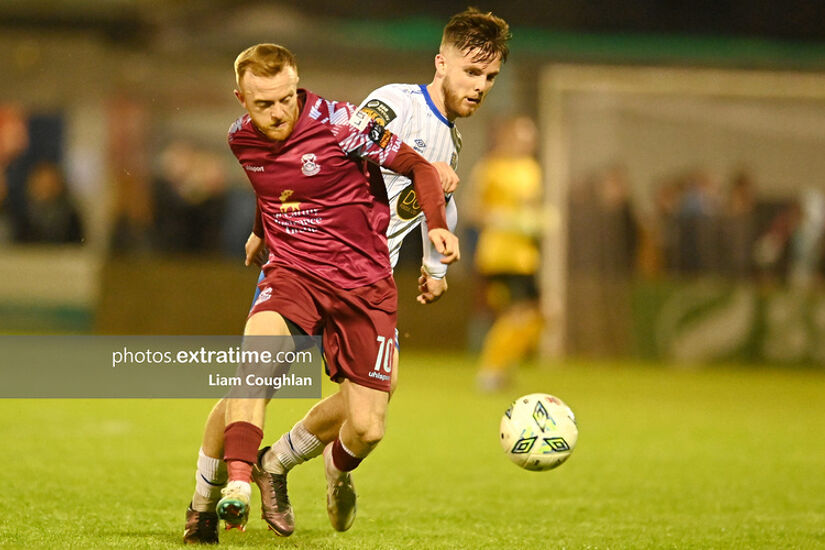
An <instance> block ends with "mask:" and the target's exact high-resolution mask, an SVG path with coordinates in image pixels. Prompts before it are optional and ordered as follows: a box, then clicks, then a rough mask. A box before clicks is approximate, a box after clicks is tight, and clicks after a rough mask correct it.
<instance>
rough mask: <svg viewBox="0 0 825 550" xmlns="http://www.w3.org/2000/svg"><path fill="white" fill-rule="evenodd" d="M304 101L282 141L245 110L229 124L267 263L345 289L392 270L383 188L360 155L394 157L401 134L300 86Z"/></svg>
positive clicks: (351, 107) (382, 159) (379, 158)
mask: <svg viewBox="0 0 825 550" xmlns="http://www.w3.org/2000/svg"><path fill="white" fill-rule="evenodd" d="M299 94H301V95H303V96H304V101H303V106H302V107H301V113H300V115H299V117H298V120H297V121H296V122H295V127H294V129H293V131H292V134H291V135H290V136H289V137H288V138H287V139H286V140H285V141H283V142H274V141H271V140H269V139H268V138H267V137H266V136H264V135H263V134H262V133H261V132H260V131H259V130H258V129H257V128H256V127H255V125H254V124H253V123H252V121H251V119H250V118H249V115H244V116H243V117H241V118H239V119H238V120H237V121H235V123H234V124H233V125H232V127H231V128H230V130H229V137H228V139H229V146H230V148H231V149H232V152H233V153H234V154H235V156H236V157H237V158H238V161H239V162H240V163H241V165H242V166H243V168H244V170H246V173H247V176H248V177H249V181H250V182H251V183H252V187H253V188H254V189H255V194H256V195H257V197H258V208H259V209H260V212H261V221H262V223H263V230H264V234H265V237H266V244H267V246H268V247H269V250H270V257H269V261H270V263H274V264H278V265H281V266H284V267H287V268H288V269H293V270H299V271H303V272H308V273H312V274H315V275H317V276H319V277H321V278H323V279H325V280H327V281H329V282H331V283H332V284H334V285H336V286H339V287H341V288H345V289H351V288H357V287H361V286H365V285H369V284H371V283H374V282H376V281H378V280H381V279H384V278H386V277H388V276H390V275H391V274H392V269H391V267H390V260H389V251H388V248H387V238H386V230H387V225H388V223H389V215H390V214H389V207H388V205H387V199H386V192H385V191H384V190H383V186H381V187H380V189H375V190H374V191H373V189H374V188H371V186H370V181H369V177H368V172H367V168H366V164H365V162H364V160H366V159H369V160H371V161H372V162H375V163H377V164H380V165H382V166H384V165H387V164H389V163H391V162H392V160H393V159H394V158H395V155H396V153H397V152H398V149H399V147H400V146H401V143H402V142H401V140H400V139H399V138H397V137H396V136H394V135H392V134H391V133H389V132H388V131H386V130H384V129H383V128H382V127H380V126H378V125H375V124H372V121H371V120H364V119H363V118H359V117H353V119H352V122H350V117H351V116H352V115H353V114H354V113H355V111H356V107H355V106H354V105H351V104H349V103H343V102H336V101H329V100H326V99H323V98H320V97H318V96H317V95H315V94H313V93H312V92H309V91H305V90H299Z"/></svg>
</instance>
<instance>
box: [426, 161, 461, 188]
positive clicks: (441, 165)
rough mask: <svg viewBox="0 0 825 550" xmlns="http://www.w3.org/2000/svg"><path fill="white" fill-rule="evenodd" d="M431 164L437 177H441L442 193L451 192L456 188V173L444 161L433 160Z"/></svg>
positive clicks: (457, 180)
mask: <svg viewBox="0 0 825 550" xmlns="http://www.w3.org/2000/svg"><path fill="white" fill-rule="evenodd" d="M432 165H433V166H434V167H435V169H436V171H437V172H438V177H439V178H441V189H443V190H444V193H445V194H446V193H452V192H454V191H455V190H456V189H457V188H458V182H459V181H460V180H459V179H458V174H456V173H455V170H453V169H452V168H451V167H450V165H449V164H447V163H446V162H433V163H432Z"/></svg>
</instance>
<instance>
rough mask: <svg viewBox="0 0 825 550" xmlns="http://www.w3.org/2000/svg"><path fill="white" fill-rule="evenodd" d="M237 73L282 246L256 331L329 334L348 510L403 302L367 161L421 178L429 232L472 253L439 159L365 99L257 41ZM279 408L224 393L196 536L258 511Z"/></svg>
mask: <svg viewBox="0 0 825 550" xmlns="http://www.w3.org/2000/svg"><path fill="white" fill-rule="evenodd" d="M235 75H236V80H237V85H238V88H237V90H236V91H235V95H236V96H237V98H238V101H239V102H240V103H241V105H243V107H244V108H245V109H246V111H247V114H246V115H245V116H243V117H241V118H240V119H238V120H237V121H236V122H235V124H233V126H232V127H231V128H230V131H229V137H228V140H229V145H230V148H231V149H232V152H233V153H234V154H235V156H236V157H237V158H238V161H239V162H240V163H241V165H242V166H243V167H244V169H245V170H246V173H247V175H248V177H249V180H250V183H251V184H252V186H253V188H254V189H255V193H256V196H257V202H258V222H257V223H256V230H255V233H256V235H257V236H258V237H260V236H264V237H265V241H266V245H267V247H268V248H269V250H270V261H269V262H268V263H267V264H266V266H265V267H264V272H265V278H264V280H263V281H262V282H261V283H260V287H261V291H262V292H261V295H260V297H259V298H258V300H257V301H256V303H255V305H254V307H253V308H252V311H251V312H250V315H249V317H248V319H247V323H246V327H245V329H244V334H245V335H248V336H256V335H261V336H290V335H291V330H292V329H291V327H297V328H298V329H300V330H301V331H302V332H304V333H306V334H309V335H313V334H321V335H322V341H323V347H324V354H325V357H326V360H327V366H328V370H329V374H330V378H332V379H333V380H334V381H336V382H339V383H340V389H339V392H340V393H341V394H342V396H343V400H344V402H345V403H346V404H347V405H346V419H345V420H344V422H343V424H342V425H341V427H340V430H339V432H338V435H337V437H335V439H334V441H333V442H332V443H331V444H330V445H329V446H328V448H327V450H326V451H325V453H324V454H325V461H326V471H327V477H328V479H329V480H331V481H330V482H331V483H332V484H334V485H336V487H337V488H338V489H340V490H338V491H337V492H336V498H335V502H333V503H332V505H333V506H340V507H341V509H342V510H344V511H346V509H347V508H348V507H351V505H352V506H354V492H353V491H351V490H350V489H351V482H350V477H349V472H350V471H352V470H353V469H355V468H356V467H357V466H358V465H359V464H360V462H361V461H362V460H363V459H364V458H365V457H366V456H367V455H368V454H369V453H370V451H371V450H372V449H373V448H374V447H375V446H376V445H377V444H378V443H379V442H380V440H381V439H382V437H383V434H384V418H385V415H386V411H387V403H388V396H389V391H390V379H389V377H384V376H382V377H375V376H371V374H372V371H373V367H374V366H375V365H377V364H383V365H387V364H390V363H391V361H392V354H393V352H394V346H392V341H393V340H394V332H395V322H396V311H397V293H396V289H395V283H394V281H393V279H392V270H391V267H390V262H389V253H388V249H387V241H386V234H385V232H386V228H387V223H388V220H389V209H388V206H387V203H386V194H385V193H380V192H376V190H375V188H374V187H373V186H371V185H370V181H369V177H368V170H367V167H366V164H365V162H364V161H370V162H372V163H375V164H379V165H381V166H384V167H387V168H389V169H391V170H394V171H396V172H398V173H401V174H404V175H407V176H408V177H410V178H411V179H412V180H413V182H414V183H415V186H416V191H417V193H418V197H419V200H420V202H421V205H422V208H423V210H424V212H425V215H426V216H427V222H428V224H429V227H430V228H431V229H430V232H429V234H428V236H429V238H430V240H431V241H432V243H433V245H434V246H435V247H436V249H437V250H438V251H439V252H440V253H442V254H443V255H444V262H445V263H450V262H452V261H455V260H457V259H458V258H459V250H458V239H457V238H456V237H455V236H454V235H453V234H452V233H450V232H449V231H448V230H447V229H446V227H447V224H446V220H445V214H444V195H443V192H442V190H441V183H440V180H439V176H438V172H437V171H436V170H435V168H433V167H432V166H431V165H430V164H429V163H427V161H426V160H424V158H423V157H421V156H420V155H418V154H417V153H416V152H415V151H413V150H412V149H411V148H410V147H409V146H407V145H405V144H404V143H403V142H402V141H401V140H400V139H399V138H398V137H396V136H394V135H393V134H392V133H390V132H389V131H387V130H386V129H384V128H383V126H381V125H380V124H378V123H377V122H376V121H374V120H372V119H370V118H368V117H364V116H358V114H356V113H355V106H353V105H350V104H346V103H340V102H336V101H329V100H326V99H323V98H320V97H318V96H316V95H315V94H313V93H312V92H310V91H307V90H303V89H299V88H298V72H297V65H296V62H295V59H294V57H293V56H292V54H291V53H290V52H289V50H287V49H286V48H283V47H281V46H278V45H274V44H258V45H256V46H252V47H250V48H248V49H246V50H245V51H243V52H242V53H241V54H240V55H239V56H238V58H237V59H236V60H235ZM359 114H360V113H359ZM353 115H355V116H353ZM380 190H381V191H383V188H381V189H380ZM265 408H266V400H264V399H222V400H221V401H220V402H219V403H218V404H217V405H216V406H215V407H214V408H213V410H212V411H211V413H210V415H209V418H208V420H207V424H206V429H205V432H204V439H203V445H202V447H201V451H200V457H199V461H198V474H197V476H196V490H195V495H194V497H193V500H192V503H191V504H190V507H189V509H188V510H187V514H186V528H185V532H184V542H187V543H216V542H217V540H218V539H217V522H218V519H223V520H224V521H225V522H226V525H227V528H230V527H238V528H243V526H244V525H245V523H246V520H247V517H248V512H249V498H250V494H251V489H250V482H251V479H252V469H253V465H256V464H257V460H258V448H259V446H260V443H261V439H262V436H263V431H262V428H263V423H264V415H265ZM221 453H222V455H223V459H224V460H223V461H221V460H220V457H221ZM222 462H225V465H226V466H225V467H226V473H225V474H224V473H223V472H222V471H221V470H222V464H221V463H222ZM203 472H208V475H207V476H204V475H203ZM225 475H228V483H227V484H226V487H224V488H223V490H221V491H220V494H221V495H222V497H223V498H221V499H220V501H218V502H217V505H216V503H215V499H216V496H217V494H216V493H217V489H218V488H219V487H220V486H221V485H223V483H220V482H218V481H217V480H220V478H221V477H222V476H225ZM207 478H209V479H207ZM224 479H225V478H224ZM275 489H276V490H277V488H275ZM282 490H283V496H284V497H286V487H285V485H284V486H283V487H282ZM350 500H352V502H351V503H350ZM290 533H291V530H289V532H282V533H280V534H283V535H288V534H290Z"/></svg>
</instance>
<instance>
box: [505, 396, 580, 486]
mask: <svg viewBox="0 0 825 550" xmlns="http://www.w3.org/2000/svg"><path fill="white" fill-rule="evenodd" d="M578 438H579V429H578V428H577V427H576V416H575V415H574V414H573V411H572V410H570V407H568V406H567V405H565V404H564V402H563V401H562V400H561V399H559V398H558V397H554V396H552V395H548V394H546V393H531V394H529V395H523V396H521V397H519V398H518V399H516V400H515V401H513V404H512V405H510V408H509V409H507V410H506V411H505V412H504V416H502V417H501V447H502V448H503V449H504V452H505V453H507V457H508V458H509V459H510V460H512V461H513V462H514V463H515V464H516V466H520V467H521V468H524V469H525V470H533V471H542V470H552V469H553V468H556V467H558V466H561V464H562V463H563V462H564V461H565V460H567V459H568V457H569V456H570V454H571V453H572V452H573V449H574V448H575V447H576V441H577V440H578Z"/></svg>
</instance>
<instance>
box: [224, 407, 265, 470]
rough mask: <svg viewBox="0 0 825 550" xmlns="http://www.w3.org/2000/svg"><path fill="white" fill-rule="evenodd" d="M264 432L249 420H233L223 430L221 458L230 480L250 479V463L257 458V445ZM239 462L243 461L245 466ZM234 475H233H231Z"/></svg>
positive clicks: (259, 444)
mask: <svg viewBox="0 0 825 550" xmlns="http://www.w3.org/2000/svg"><path fill="white" fill-rule="evenodd" d="M263 438H264V432H263V430H261V429H260V428H259V427H258V426H256V425H255V424H250V423H249V422H233V423H232V424H230V425H228V426H227V427H226V429H224V431H223V459H224V460H225V461H226V464H227V471H228V472H229V480H230V481H246V482H249V481H251V480H252V477H251V476H252V464H254V463H255V461H257V460H258V447H260V446H261V441H262V440H263ZM237 462H240V463H245V464H246V466H244V465H243V464H239V463H237ZM233 476H234V477H233Z"/></svg>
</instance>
